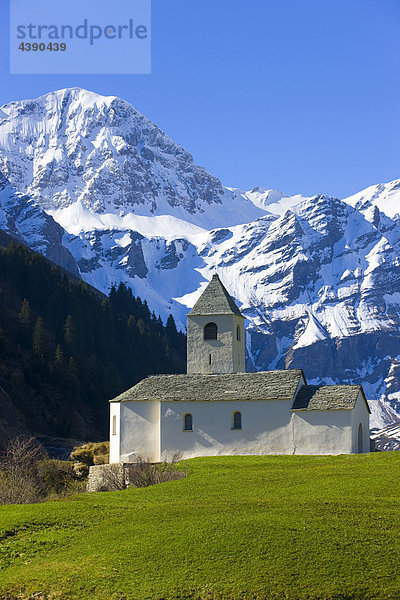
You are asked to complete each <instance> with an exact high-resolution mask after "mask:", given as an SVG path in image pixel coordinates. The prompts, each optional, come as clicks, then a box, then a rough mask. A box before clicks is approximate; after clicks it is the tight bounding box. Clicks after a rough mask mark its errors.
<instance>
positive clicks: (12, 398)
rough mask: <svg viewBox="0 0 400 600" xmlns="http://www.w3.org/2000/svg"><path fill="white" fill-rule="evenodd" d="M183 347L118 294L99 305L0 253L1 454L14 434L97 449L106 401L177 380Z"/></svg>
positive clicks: (23, 254)
mask: <svg viewBox="0 0 400 600" xmlns="http://www.w3.org/2000/svg"><path fill="white" fill-rule="evenodd" d="M185 353H186V338H185V336H184V335H183V334H179V333H178V332H177V331H176V328H175V325H174V323H173V320H172V318H170V319H169V320H168V322H167V326H166V327H164V326H163V325H162V323H161V322H160V321H159V320H158V319H157V318H156V317H155V316H154V315H152V314H151V313H150V310H149V309H148V307H147V305H146V304H145V303H142V302H141V301H140V299H135V298H133V297H132V293H131V292H130V290H127V289H126V288H124V287H123V286H121V287H119V288H118V289H117V290H116V289H113V290H112V291H111V293H110V297H109V298H106V297H104V296H101V295H100V294H98V293H97V292H96V293H95V292H94V291H93V290H91V289H89V287H88V286H87V284H85V283H83V282H82V281H76V282H75V281H73V280H72V279H71V278H68V277H66V276H65V274H64V273H62V272H61V270H60V269H59V268H58V267H54V266H52V265H51V264H50V263H49V262H48V261H47V260H45V259H44V258H43V257H42V256H41V255H40V254H36V253H33V252H32V251H31V250H29V249H28V248H27V247H26V246H23V245H22V244H18V245H17V244H15V243H11V244H10V245H9V246H8V247H7V248H6V249H2V248H0V449H1V448H4V446H5V445H6V442H7V439H8V438H9V437H13V436H15V435H16V434H19V433H27V432H29V433H30V434H33V435H39V436H46V435H47V436H52V437H54V436H60V437H63V438H65V437H72V438H74V439H104V438H105V437H107V423H108V400H109V399H110V398H112V397H114V396H116V395H118V394H119V393H121V392H122V391H123V390H125V389H126V388H127V387H130V386H132V385H134V384H135V383H137V382H138V381H139V380H140V379H142V378H143V377H145V376H146V375H149V374H151V373H154V372H157V371H158V372H160V371H172V372H182V371H183V370H184V368H185Z"/></svg>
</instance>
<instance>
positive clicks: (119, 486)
mask: <svg viewBox="0 0 400 600" xmlns="http://www.w3.org/2000/svg"><path fill="white" fill-rule="evenodd" d="M126 484H127V475H126V468H125V465H123V464H121V463H113V464H111V465H95V466H94V467H89V477H88V482H87V485H86V491H87V492H110V491H114V490H123V489H125V488H126Z"/></svg>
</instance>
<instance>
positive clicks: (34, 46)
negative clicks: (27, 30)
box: [18, 42, 67, 52]
mask: <svg viewBox="0 0 400 600" xmlns="http://www.w3.org/2000/svg"><path fill="white" fill-rule="evenodd" d="M18 49H19V50H22V52H45V51H46V50H48V51H49V52H65V51H66V49H67V44H65V43H64V42H62V43H61V44H59V43H58V42H49V43H48V44H45V43H44V42H41V43H40V44H38V43H37V42H33V43H31V42H21V43H20V45H19V46H18Z"/></svg>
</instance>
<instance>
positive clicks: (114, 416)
mask: <svg viewBox="0 0 400 600" xmlns="http://www.w3.org/2000/svg"><path fill="white" fill-rule="evenodd" d="M112 434H113V435H117V417H116V415H113V418H112Z"/></svg>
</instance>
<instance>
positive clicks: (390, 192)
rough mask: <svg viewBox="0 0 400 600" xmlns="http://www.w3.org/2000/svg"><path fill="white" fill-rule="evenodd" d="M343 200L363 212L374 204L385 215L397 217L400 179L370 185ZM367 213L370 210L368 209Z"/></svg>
mask: <svg viewBox="0 0 400 600" xmlns="http://www.w3.org/2000/svg"><path fill="white" fill-rule="evenodd" d="M344 201H345V202H347V203H348V204H350V205H351V206H354V208H357V210H360V211H362V212H364V213H366V212H367V211H368V209H370V208H371V207H375V206H376V207H377V208H378V209H379V210H380V211H381V212H382V213H383V214H384V215H386V216H387V217H389V218H391V219H394V218H396V219H398V218H400V179H395V180H394V181H389V182H388V183H379V184H378V185H371V186H369V187H367V188H366V189H365V190H362V191H361V192H358V193H357V194H354V195H353V196H349V197H348V198H345V200H344ZM369 214H372V212H371V211H370V212H369Z"/></svg>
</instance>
